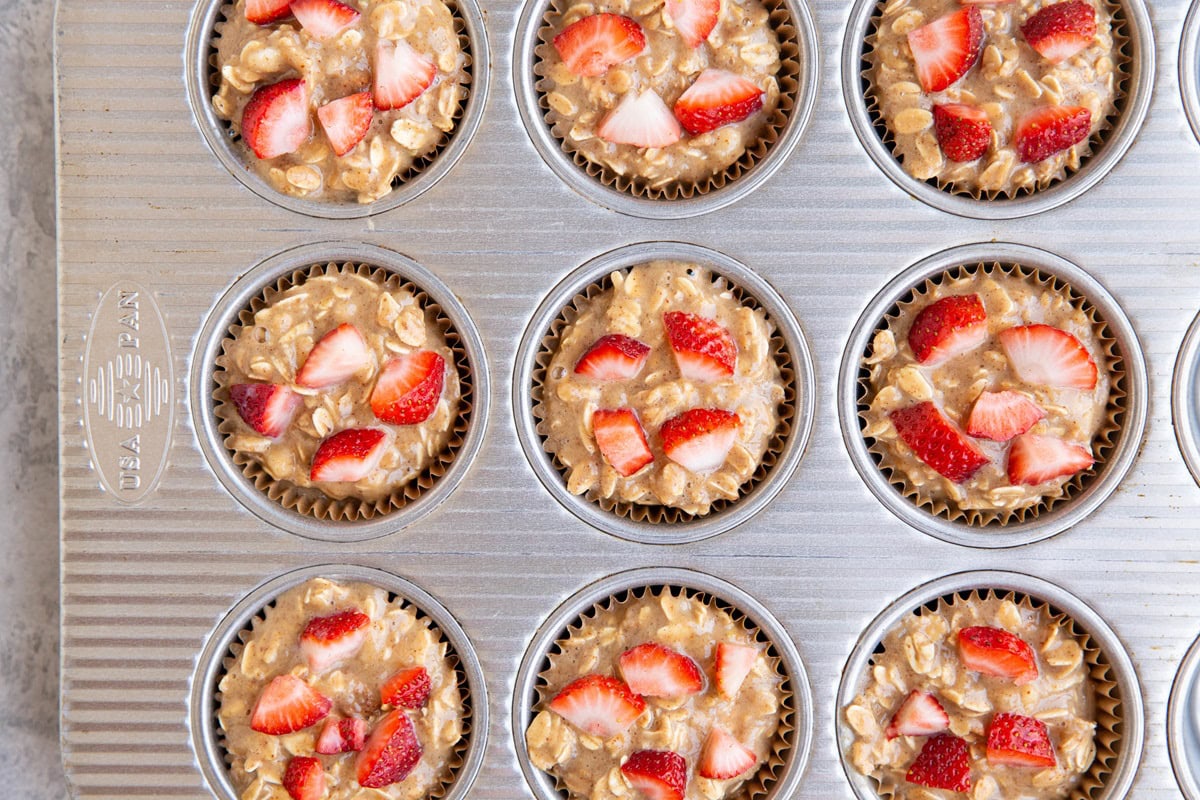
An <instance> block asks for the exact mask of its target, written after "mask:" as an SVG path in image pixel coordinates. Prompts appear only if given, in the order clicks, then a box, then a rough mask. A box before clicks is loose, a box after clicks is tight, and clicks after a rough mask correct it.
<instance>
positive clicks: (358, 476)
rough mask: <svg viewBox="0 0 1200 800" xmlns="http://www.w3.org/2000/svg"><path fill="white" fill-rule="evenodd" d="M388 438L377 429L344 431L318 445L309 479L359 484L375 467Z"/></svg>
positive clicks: (350, 429) (389, 438) (384, 432)
mask: <svg viewBox="0 0 1200 800" xmlns="http://www.w3.org/2000/svg"><path fill="white" fill-rule="evenodd" d="M390 440H391V437H390V436H388V434H387V431H381V430H379V429H377V428H348V429H347V430H344V431H339V432H337V433H335V434H334V435H333V436H330V437H329V438H328V439H326V440H325V441H323V442H321V444H320V446H319V447H317V452H315V453H313V460H312V469H311V470H309V475H308V477H309V480H313V481H326V482H330V483H337V482H347V483H354V482H355V481H361V480H362V479H363V478H365V477H367V476H368V475H370V474H371V472H372V471H373V470H374V469H375V468H376V467H377V466H379V459H381V458H383V451H384V450H386V449H387V446H388V442H389V441H390Z"/></svg>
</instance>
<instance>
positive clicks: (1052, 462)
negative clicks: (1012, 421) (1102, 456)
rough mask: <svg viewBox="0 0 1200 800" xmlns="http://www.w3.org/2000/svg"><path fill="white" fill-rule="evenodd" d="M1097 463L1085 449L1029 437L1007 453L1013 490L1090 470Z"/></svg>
mask: <svg viewBox="0 0 1200 800" xmlns="http://www.w3.org/2000/svg"><path fill="white" fill-rule="evenodd" d="M1094 463H1095V459H1094V458H1092V454H1091V453H1090V452H1088V450H1087V448H1086V447H1083V446H1082V445H1078V444H1074V443H1072V442H1066V441H1063V440H1062V439H1056V438H1055V437H1053V436H1039V435H1038V434H1036V433H1026V434H1025V435H1023V436H1018V437H1017V438H1015V439H1013V442H1012V445H1010V446H1009V449H1008V482H1009V483H1011V484H1012V485H1013V486H1037V485H1038V484H1042V483H1045V482H1046V481H1052V480H1055V479H1057V478H1064V477H1067V476H1068V475H1074V474H1075V473H1077V472H1079V471H1080V470H1085V469H1090V468H1091V466H1092V464H1094Z"/></svg>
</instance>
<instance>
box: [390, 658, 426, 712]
mask: <svg viewBox="0 0 1200 800" xmlns="http://www.w3.org/2000/svg"><path fill="white" fill-rule="evenodd" d="M431 688H432V684H431V683H430V681H429V673H428V672H426V671H425V668H424V667H408V668H406V669H402V670H400V671H399V672H397V673H396V674H395V675H393V676H392V677H390V678H388V679H387V680H386V681H385V682H384V684H383V688H382V689H381V690H380V692H379V695H380V698H379V699H380V702H381V703H383V704H384V705H388V706H395V707H396V708H408V709H412V710H416V709H418V708H421V707H422V706H423V705H425V703H426V702H427V701H428V700H429V692H430V690H431Z"/></svg>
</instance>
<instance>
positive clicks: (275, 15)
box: [246, 0, 292, 25]
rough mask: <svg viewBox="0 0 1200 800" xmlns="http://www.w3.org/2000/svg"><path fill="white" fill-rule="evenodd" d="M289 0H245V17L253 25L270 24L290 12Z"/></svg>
mask: <svg viewBox="0 0 1200 800" xmlns="http://www.w3.org/2000/svg"><path fill="white" fill-rule="evenodd" d="M289 6H290V0H246V19H247V20H249V21H250V22H253V23H254V24H255V25H270V24H271V23H272V22H278V21H279V20H281V19H283V18H284V17H286V16H287V15H288V14H291V13H292V9H291V8H290V7H289Z"/></svg>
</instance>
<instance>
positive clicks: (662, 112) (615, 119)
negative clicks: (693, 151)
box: [596, 89, 683, 147]
mask: <svg viewBox="0 0 1200 800" xmlns="http://www.w3.org/2000/svg"><path fill="white" fill-rule="evenodd" d="M596 133H597V134H598V135H599V136H600V138H601V139H603V140H604V141H606V142H612V143H613V144H628V145H633V146H634V147H667V146H669V145H672V144H675V142H678V141H679V139H680V137H681V136H683V128H681V127H679V120H677V119H675V115H674V114H672V113H671V109H669V108H667V104H666V103H664V102H663V101H662V98H661V97H659V96H658V94H657V93H655V91H654V90H653V89H647V90H646V91H644V92H642V93H641V94H638V93H637V92H636V91H631V92H628V93H627V94H626V95H625V97H624V98H622V99H621V102H620V103H618V104H617V107H616V108H614V109H613V110H612V111H610V112H608V115H607V116H606V117H605V118H604V119H603V120H602V121H601V122H600V126H599V127H598V128H597V129H596Z"/></svg>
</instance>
